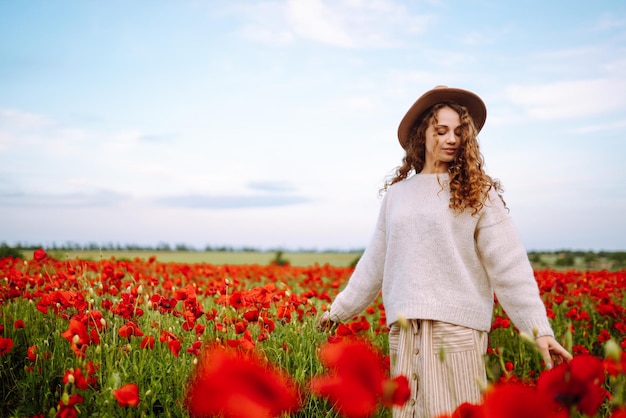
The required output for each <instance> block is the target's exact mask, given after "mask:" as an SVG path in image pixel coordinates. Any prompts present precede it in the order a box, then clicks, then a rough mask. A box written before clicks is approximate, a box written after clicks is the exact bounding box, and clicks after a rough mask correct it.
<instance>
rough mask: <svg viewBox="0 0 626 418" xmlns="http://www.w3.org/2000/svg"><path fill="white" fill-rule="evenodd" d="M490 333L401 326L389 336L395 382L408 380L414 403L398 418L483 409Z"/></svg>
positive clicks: (419, 323)
mask: <svg viewBox="0 0 626 418" xmlns="http://www.w3.org/2000/svg"><path fill="white" fill-rule="evenodd" d="M486 352H487V333H486V332H484V331H477V330H474V329H471V328H466V327H462V326H459V325H453V324H448V323H445V322H440V321H431V320H416V319H412V320H409V321H408V326H406V327H400V326H399V325H398V324H397V323H394V324H393V325H392V326H391V329H390V331H389V354H390V357H391V373H392V375H393V376H398V375H404V376H406V377H407V378H408V379H409V384H410V387H411V399H410V400H409V401H408V402H407V403H406V404H405V405H404V406H403V407H402V408H397V407H396V408H394V409H393V417H394V418H409V417H410V418H433V417H437V416H439V415H442V414H449V413H451V412H453V411H454V410H455V409H456V407H457V406H458V405H460V404H462V403H463V402H469V403H479V402H480V399H481V387H482V385H484V384H485V383H486V379H487V377H486V373H485V354H486Z"/></svg>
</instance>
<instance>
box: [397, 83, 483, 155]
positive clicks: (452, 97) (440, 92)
mask: <svg viewBox="0 0 626 418" xmlns="http://www.w3.org/2000/svg"><path fill="white" fill-rule="evenodd" d="M441 102H454V103H457V104H460V105H461V106H465V107H466V108H467V110H468V112H469V114H470V115H471V116H472V119H474V126H476V130H477V131H478V132H480V130H481V129H482V127H483V125H484V124H485V120H486V119H487V107H486V106H485V103H483V101H482V99H481V98H480V97H478V96H477V95H476V94H474V93H472V92H471V91H468V90H462V89H455V88H452V87H447V86H437V87H435V88H434V89H432V90H429V91H427V92H426V93H424V94H423V95H422V96H421V97H420V98H419V99H417V101H416V102H415V103H413V106H411V107H410V108H409V110H408V112H406V115H404V117H403V118H402V120H401V121H400V126H398V139H399V140H400V145H402V148H406V145H407V143H408V142H409V133H410V132H411V128H412V127H413V125H415V124H416V123H418V122H421V119H422V118H423V117H424V116H425V113H426V111H427V110H428V109H430V108H431V106H434V105H436V104H437V103H441Z"/></svg>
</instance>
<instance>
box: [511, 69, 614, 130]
mask: <svg viewBox="0 0 626 418" xmlns="http://www.w3.org/2000/svg"><path fill="white" fill-rule="evenodd" d="M506 95H507V97H508V99H509V100H510V101H511V102H513V103H515V104H517V105H520V106H522V107H523V108H524V109H525V112H526V114H528V115H529V116H531V117H533V118H536V119H543V120H550V119H567V118H577V117H581V116H588V115H598V114H600V113H603V112H613V111H617V110H620V109H623V108H624V107H625V106H626V82H625V81H622V80H619V81H617V80H609V79H595V80H576V81H559V82H554V83H547V84H538V85H512V86H510V87H509V88H508V89H507V90H506Z"/></svg>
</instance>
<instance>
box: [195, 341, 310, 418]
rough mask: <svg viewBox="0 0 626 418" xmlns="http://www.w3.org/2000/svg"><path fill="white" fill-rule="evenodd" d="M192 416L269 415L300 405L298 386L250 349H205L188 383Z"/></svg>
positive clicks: (240, 417) (235, 417)
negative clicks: (248, 350)
mask: <svg viewBox="0 0 626 418" xmlns="http://www.w3.org/2000/svg"><path fill="white" fill-rule="evenodd" d="M185 404H186V406H187V410H188V411H189V414H190V415H191V416H192V417H209V416H220V417H224V418H270V417H276V416H279V415H282V414H283V413H290V412H295V411H297V410H298V409H299V408H300V398H299V393H298V390H297V387H296V385H295V383H294V382H292V381H291V379H290V378H289V377H288V375H286V374H285V373H283V372H282V371H280V370H278V369H276V368H274V367H272V366H271V365H269V364H268V363H266V362H265V361H263V360H262V359H260V358H259V357H258V356H256V355H254V354H253V353H250V352H246V353H244V352H242V351H240V350H235V349H228V348H224V347H220V346H210V347H207V348H205V349H204V350H203V351H202V352H201V353H200V355H199V356H198V364H197V366H196V368H195V370H194V373H193V375H192V377H191V380H190V381H189V383H188V386H187V394H186V402H185Z"/></svg>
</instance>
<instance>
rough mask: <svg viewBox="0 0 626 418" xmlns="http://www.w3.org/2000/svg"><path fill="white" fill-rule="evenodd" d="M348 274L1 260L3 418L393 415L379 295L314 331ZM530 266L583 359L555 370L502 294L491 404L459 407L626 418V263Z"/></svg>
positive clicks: (399, 391) (561, 332)
mask: <svg viewBox="0 0 626 418" xmlns="http://www.w3.org/2000/svg"><path fill="white" fill-rule="evenodd" d="M352 269H353V268H352V267H335V266H331V265H328V264H326V265H319V264H314V265H311V266H307V267H296V266H291V265H289V263H284V264H283V265H278V264H269V265H213V264H206V263H197V264H185V263H173V262H168V263H164V262H159V261H158V260H157V259H156V258H154V257H152V258H149V259H139V258H136V259H134V260H121V259H114V258H110V259H100V260H98V261H93V260H83V259H66V260H59V259H55V258H53V257H51V256H49V255H48V254H47V253H46V251H44V250H43V249H39V250H37V251H35V253H34V256H33V259H32V260H28V261H25V260H22V259H20V258H15V257H5V258H3V259H0V416H6V417H57V416H58V417H86V416H111V417H135V416H147V417H151V416H163V417H186V416H191V417H202V416H222V417H227V418H228V417H233V418H234V417H252V418H256V417H259V418H260V417H348V418H353V417H354V418H356V417H389V416H391V408H393V407H394V406H395V405H402V404H403V403H404V402H406V401H407V399H409V397H410V393H409V392H408V384H407V380H406V377H404V376H396V377H392V376H390V375H389V358H388V356H387V355H386V353H387V332H388V329H387V327H386V325H385V311H384V308H383V306H382V301H381V300H380V299H379V300H377V301H376V302H375V303H373V304H372V305H371V306H370V307H369V308H368V309H367V310H366V311H365V312H364V313H363V315H361V316H358V317H355V318H353V320H352V321H351V322H349V323H345V324H341V325H338V326H336V327H335V328H334V329H332V330H330V331H324V330H320V329H318V327H317V323H318V319H319V317H320V315H321V313H322V312H323V311H324V310H326V309H327V308H328V306H329V304H330V303H331V301H332V300H333V298H334V297H335V295H336V294H337V293H338V292H339V291H340V290H341V289H342V288H343V286H344V285H345V283H346V281H347V280H348V278H349V277H350V274H351V272H352ZM535 276H536V278H537V282H538V284H539V288H540V291H541V294H542V298H543V300H544V302H545V305H546V308H547V310H548V315H549V316H550V318H551V320H552V325H553V328H554V330H555V333H556V337H557V339H558V340H559V341H561V342H563V343H564V345H565V346H566V348H568V349H569V350H570V351H571V352H572V353H573V354H574V359H573V360H572V361H571V362H569V363H564V364H560V365H556V366H555V367H553V368H552V369H549V370H548V369H546V367H545V364H543V363H542V359H541V356H540V355H539V354H538V352H537V350H536V348H535V346H534V343H533V341H534V340H533V337H532V336H525V335H520V334H519V333H518V332H517V330H516V329H515V328H514V326H513V324H512V323H511V322H510V321H509V319H508V317H507V315H506V313H505V312H503V311H502V309H501V307H500V306H499V305H498V304H497V303H496V310H495V312H494V317H493V324H492V332H491V334H490V338H489V349H488V353H487V359H486V361H487V372H488V381H486V382H481V384H482V385H483V390H484V392H483V393H484V396H483V401H482V403H480V404H477V405H469V404H464V405H461V406H460V407H459V408H458V409H457V411H455V412H454V413H452V414H451V415H450V417H449V418H452V417H479V418H490V417H498V418H507V417H520V418H521V417H525V418H527V417H612V418H624V417H626V405H625V400H624V396H625V394H626V308H625V306H626V297H625V294H624V289H625V288H626V270H618V271H608V270H598V271H579V270H553V269H549V268H546V269H541V270H536V271H535ZM441 356H445V352H444V353H441ZM442 418H443V417H442Z"/></svg>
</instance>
